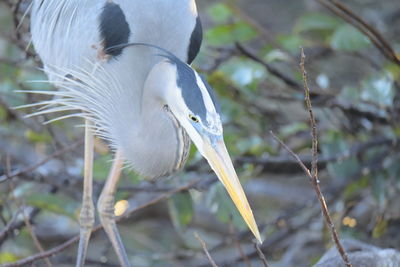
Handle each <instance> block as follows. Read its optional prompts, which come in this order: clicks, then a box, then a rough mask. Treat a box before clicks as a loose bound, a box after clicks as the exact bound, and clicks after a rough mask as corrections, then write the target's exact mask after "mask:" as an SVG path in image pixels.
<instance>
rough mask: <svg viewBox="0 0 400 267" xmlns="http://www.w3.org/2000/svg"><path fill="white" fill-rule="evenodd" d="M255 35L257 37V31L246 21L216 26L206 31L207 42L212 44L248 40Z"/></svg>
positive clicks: (223, 44)
mask: <svg viewBox="0 0 400 267" xmlns="http://www.w3.org/2000/svg"><path fill="white" fill-rule="evenodd" d="M255 37H257V31H256V30H255V29H254V28H253V27H251V26H250V25H249V24H247V23H245V22H238V23H233V24H229V25H220V26H216V27H214V28H211V29H209V30H207V31H206V33H205V39H206V41H207V43H208V44H209V45H212V46H226V45H229V44H233V43H235V42H246V41H250V40H252V39H253V38H255Z"/></svg>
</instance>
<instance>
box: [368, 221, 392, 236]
mask: <svg viewBox="0 0 400 267" xmlns="http://www.w3.org/2000/svg"><path fill="white" fill-rule="evenodd" d="M387 229H388V221H386V220H384V219H381V220H379V222H378V223H377V224H376V225H375V227H374V230H372V237H373V238H380V237H381V236H383V235H384V234H385V233H386V232H387Z"/></svg>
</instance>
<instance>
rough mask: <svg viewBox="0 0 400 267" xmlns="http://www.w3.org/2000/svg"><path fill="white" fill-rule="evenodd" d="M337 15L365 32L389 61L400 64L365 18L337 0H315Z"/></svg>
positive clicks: (386, 43) (389, 47) (398, 59)
mask: <svg viewBox="0 0 400 267" xmlns="http://www.w3.org/2000/svg"><path fill="white" fill-rule="evenodd" d="M316 1H318V2H319V3H320V4H322V5H323V6H325V7H326V8H328V9H329V10H330V11H332V12H333V13H335V14H336V15H337V16H339V17H340V18H342V19H343V20H345V21H346V22H348V23H349V24H351V25H352V26H354V27H355V28H357V29H358V30H359V31H360V32H362V33H363V34H365V35H366V36H367V37H368V39H370V40H371V42H372V43H373V44H374V46H375V47H376V48H377V49H378V50H379V51H380V52H381V53H382V54H383V55H384V56H385V57H386V58H387V59H388V60H390V61H392V62H393V63H395V64H397V65H400V58H399V57H397V55H396V53H395V52H394V50H393V48H392V47H391V46H390V44H389V42H388V41H386V40H385V38H384V37H383V36H382V35H381V34H380V33H379V32H378V31H377V30H376V29H375V28H374V27H372V26H371V25H369V24H368V23H367V22H365V20H363V19H362V18H361V17H359V16H358V15H356V14H355V13H354V12H353V11H351V9H350V8H348V7H347V6H345V5H344V4H342V3H341V2H339V1H337V0H316Z"/></svg>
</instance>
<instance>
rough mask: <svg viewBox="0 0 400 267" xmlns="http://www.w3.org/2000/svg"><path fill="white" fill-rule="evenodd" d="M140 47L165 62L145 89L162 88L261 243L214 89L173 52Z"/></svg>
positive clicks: (164, 99) (153, 72) (164, 100)
mask: <svg viewBox="0 0 400 267" xmlns="http://www.w3.org/2000/svg"><path fill="white" fill-rule="evenodd" d="M137 45H146V46H149V47H153V48H156V49H157V50H159V51H161V53H160V54H158V56H161V57H162V60H161V61H160V62H158V63H157V64H156V65H155V66H154V67H153V68H152V70H151V71H150V73H149V74H148V77H147V79H146V83H147V84H146V86H150V87H153V88H154V87H158V88H160V91H161V92H160V94H159V96H160V99H159V100H160V101H161V102H162V103H163V105H167V106H168V109H169V110H170V111H171V113H172V115H173V116H174V117H175V118H176V119H177V121H178V122H179V123H180V125H181V126H182V127H183V128H184V129H185V131H186V133H187V134H188V135H189V137H190V139H191V140H192V141H193V143H194V144H195V146H196V147H197V149H198V150H199V152H200V153H201V154H202V156H203V157H204V158H206V160H207V161H208V163H209V164H210V166H211V168H212V169H213V170H214V172H215V173H216V175H217V177H218V179H219V180H220V181H221V183H222V184H223V185H224V187H225V188H226V190H227V191H228V194H229V195H230V197H231V198H232V200H233V202H234V204H235V206H236V207H237V209H238V210H239V212H240V214H241V215H242V217H243V219H244V221H245V222H246V224H247V225H248V227H249V228H250V230H251V231H252V233H253V234H254V236H255V237H256V238H257V239H258V240H259V241H260V242H261V238H260V234H259V231H258V227H257V224H256V222H255V219H254V216H253V212H252V210H251V208H250V205H249V203H248V201H247V198H246V195H245V193H244V191H243V188H242V186H241V184H240V181H239V179H238V176H237V174H236V171H235V169H234V167H233V164H232V160H231V158H230V156H229V153H228V151H227V149H226V146H225V143H224V138H223V129H222V122H221V113H220V107H219V104H218V102H217V99H216V97H215V94H214V90H213V89H212V87H211V86H210V85H209V84H208V83H207V81H206V80H205V79H204V78H203V77H201V76H200V75H199V74H198V73H197V72H196V71H195V70H194V69H193V68H192V67H191V66H189V65H188V64H186V63H185V62H183V61H181V60H180V59H179V58H177V57H176V56H174V55H173V54H172V53H170V52H168V51H166V50H164V49H162V48H159V47H157V46H153V45H148V44H137ZM152 83H153V84H152ZM160 83H161V86H160Z"/></svg>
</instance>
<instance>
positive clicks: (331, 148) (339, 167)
mask: <svg viewBox="0 0 400 267" xmlns="http://www.w3.org/2000/svg"><path fill="white" fill-rule="evenodd" d="M350 147H351V145H350V144H349V143H348V142H347V141H346V136H344V135H343V134H342V133H341V132H336V131H330V132H328V133H327V134H326V135H325V136H324V137H323V140H322V144H321V150H322V152H323V154H324V155H325V156H327V157H337V156H341V155H346V154H348V153H349V148H350ZM327 169H328V173H329V175H330V176H331V177H333V178H342V179H346V178H347V177H351V176H352V175H354V174H356V173H357V172H358V171H359V169H360V164H359V162H358V160H357V158H356V157H355V156H351V157H348V158H344V159H342V160H340V161H337V162H332V163H329V164H328V166H327Z"/></svg>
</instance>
